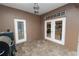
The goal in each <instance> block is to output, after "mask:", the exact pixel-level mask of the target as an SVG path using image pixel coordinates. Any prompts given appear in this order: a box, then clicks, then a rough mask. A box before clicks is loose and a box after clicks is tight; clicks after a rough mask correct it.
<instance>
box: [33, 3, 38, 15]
mask: <svg viewBox="0 0 79 59" xmlns="http://www.w3.org/2000/svg"><path fill="white" fill-rule="evenodd" d="M33 9H34V14H36V15H37V14H38V13H39V5H38V3H34V7H33Z"/></svg>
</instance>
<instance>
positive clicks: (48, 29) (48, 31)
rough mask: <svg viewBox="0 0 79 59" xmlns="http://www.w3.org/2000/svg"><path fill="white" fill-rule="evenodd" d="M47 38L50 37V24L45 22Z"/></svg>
mask: <svg viewBox="0 0 79 59" xmlns="http://www.w3.org/2000/svg"><path fill="white" fill-rule="evenodd" d="M47 37H51V22H47Z"/></svg>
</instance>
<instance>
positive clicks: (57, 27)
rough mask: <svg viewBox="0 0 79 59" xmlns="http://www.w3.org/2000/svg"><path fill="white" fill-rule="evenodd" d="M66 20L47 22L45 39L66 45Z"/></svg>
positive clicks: (59, 19)
mask: <svg viewBox="0 0 79 59" xmlns="http://www.w3.org/2000/svg"><path fill="white" fill-rule="evenodd" d="M65 26H66V18H65V17H64V18H58V19H52V20H46V21H45V39H48V40H51V41H53V42H56V43H59V44H62V45H64V43H65Z"/></svg>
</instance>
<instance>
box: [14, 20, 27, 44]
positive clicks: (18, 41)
mask: <svg viewBox="0 0 79 59" xmlns="http://www.w3.org/2000/svg"><path fill="white" fill-rule="evenodd" d="M18 22H23V24H24V39H21V40H19V38H18V29H17V23H18ZM14 28H15V43H16V44H19V43H23V42H25V41H27V39H26V38H27V35H26V33H27V32H26V20H24V19H14Z"/></svg>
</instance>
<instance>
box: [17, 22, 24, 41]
mask: <svg viewBox="0 0 79 59" xmlns="http://www.w3.org/2000/svg"><path fill="white" fill-rule="evenodd" d="M17 25H18V38H19V40H20V39H24V24H23V22H18V23H17Z"/></svg>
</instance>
